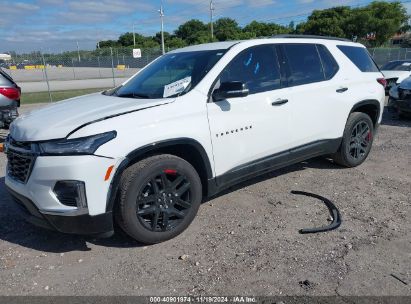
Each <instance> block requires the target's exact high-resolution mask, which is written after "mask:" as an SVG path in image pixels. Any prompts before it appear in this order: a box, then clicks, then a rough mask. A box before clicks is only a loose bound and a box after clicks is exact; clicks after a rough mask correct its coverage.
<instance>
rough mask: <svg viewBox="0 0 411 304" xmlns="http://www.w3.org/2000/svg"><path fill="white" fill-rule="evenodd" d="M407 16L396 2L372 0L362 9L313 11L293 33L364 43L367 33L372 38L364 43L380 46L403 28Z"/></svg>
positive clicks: (401, 6) (402, 6)
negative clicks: (372, 35)
mask: <svg viewBox="0 0 411 304" xmlns="http://www.w3.org/2000/svg"><path fill="white" fill-rule="evenodd" d="M408 18H409V16H408V15H407V11H406V9H405V7H404V5H403V4H401V3H400V2H385V1H374V2H372V3H370V4H369V5H367V6H365V7H362V8H353V9H352V8H350V7H348V6H339V7H333V8H329V9H325V10H315V11H313V12H312V14H311V15H310V16H309V17H308V20H307V21H306V22H303V23H300V24H299V25H297V28H296V32H297V33H300V34H312V35H323V36H335V37H342V38H348V39H352V38H353V37H354V36H356V37H358V38H359V39H360V40H365V38H366V36H367V34H369V33H373V34H375V39H373V40H369V41H366V42H367V43H368V44H369V45H371V46H381V45H383V44H384V43H386V42H388V40H389V39H390V38H391V37H392V36H393V35H394V34H395V33H397V32H399V31H401V30H404V29H406V28H407V26H406V25H407V21H408Z"/></svg>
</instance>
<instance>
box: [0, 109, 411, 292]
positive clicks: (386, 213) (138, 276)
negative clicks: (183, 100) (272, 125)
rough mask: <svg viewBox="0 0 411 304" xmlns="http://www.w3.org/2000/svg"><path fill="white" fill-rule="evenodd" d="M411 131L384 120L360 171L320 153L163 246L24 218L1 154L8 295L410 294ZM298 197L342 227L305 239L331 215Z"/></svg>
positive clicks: (262, 181)
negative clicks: (335, 212) (62, 230)
mask: <svg viewBox="0 0 411 304" xmlns="http://www.w3.org/2000/svg"><path fill="white" fill-rule="evenodd" d="M29 109H31V107H30V108H29V107H26V108H25V109H23V111H27V110H29ZM410 131H411V121H409V120H408V121H407V120H398V119H397V117H395V116H393V115H392V114H388V113H386V114H385V115H384V121H383V124H382V126H381V127H380V130H379V134H378V136H377V138H376V140H375V142H374V147H373V150H372V152H371V154H370V157H369V159H368V160H367V161H366V162H365V163H364V164H363V165H361V166H360V167H358V168H354V169H345V168H341V167H338V166H336V165H334V164H333V163H332V162H331V161H329V160H326V159H323V158H318V159H313V160H310V161H307V162H303V163H300V164H297V165H294V166H291V167H289V168H286V169H283V170H279V171H276V172H273V173H271V174H268V175H265V176H263V177H261V178H257V179H254V180H252V181H250V182H248V183H246V184H242V185H241V186H238V187H235V188H233V189H230V191H228V192H226V193H224V194H222V195H221V196H219V197H217V198H215V199H213V200H211V201H208V202H206V203H204V204H203V206H202V207H201V208H200V211H199V214H198V216H197V218H196V219H195V220H194V222H193V223H192V225H191V226H190V227H189V229H188V230H187V231H186V232H185V233H183V234H182V235H180V236H179V237H177V238H175V239H173V240H171V241H168V242H165V243H162V244H158V245H154V246H141V245H139V244H136V243H134V242H133V241H132V240H130V239H128V238H127V237H125V236H121V235H118V236H114V237H112V238H110V239H90V238H84V237H79V236H68V235H62V234H59V233H54V232H48V231H46V230H42V229H40V228H35V227H33V226H31V225H30V224H27V223H25V222H23V221H22V219H21V218H20V217H19V215H18V211H17V208H16V207H15V206H14V205H13V204H12V202H11V200H10V198H9V196H8V194H7V193H6V190H5V186H4V171H5V156H4V154H2V155H1V156H0V172H1V173H0V210H1V212H0V281H1V284H0V295H180V296H182V295H184V296H185V295H200V294H201V295H238V294H241V295H258V296H263V295H276V296H278V295H342V296H346V295H368V296H371V295H372V296H380V295H391V296H393V295H403V296H411V289H410V286H411V204H410V198H411V195H410V192H411V170H410V169H411V166H410V164H411V132H410ZM2 136H3V137H4V136H5V133H4V132H3V133H2ZM291 190H305V191H309V192H313V193H317V194H320V195H323V196H325V197H327V198H329V199H330V200H332V201H333V202H334V203H335V204H336V205H337V206H338V208H339V210H340V212H341V214H342V218H343V223H342V225H341V227H340V228H339V229H337V230H335V231H331V232H326V233H319V234H311V235H301V234H299V233H298V229H300V228H305V227H314V226H321V225H325V224H327V223H329V222H327V220H329V215H328V211H327V209H326V207H325V206H324V205H323V204H322V203H321V202H319V201H317V200H315V199H311V198H307V197H303V196H296V195H293V194H290V191H291ZM183 255H185V259H181V256H183ZM393 275H394V276H396V277H397V278H399V279H400V280H399V279H397V278H395V277H394V276H393ZM401 281H403V282H401Z"/></svg>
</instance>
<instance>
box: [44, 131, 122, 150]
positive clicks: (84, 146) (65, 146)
mask: <svg viewBox="0 0 411 304" xmlns="http://www.w3.org/2000/svg"><path fill="white" fill-rule="evenodd" d="M116 136H117V132H116V131H111V132H107V133H102V134H97V135H93V136H87V137H81V138H75V139H61V140H53V141H47V142H42V143H39V144H38V148H39V152H40V155H90V154H93V153H94V152H96V150H97V149H98V148H99V147H100V146H102V145H104V144H105V143H106V142H109V141H110V140H112V139H113V138H115V137H116Z"/></svg>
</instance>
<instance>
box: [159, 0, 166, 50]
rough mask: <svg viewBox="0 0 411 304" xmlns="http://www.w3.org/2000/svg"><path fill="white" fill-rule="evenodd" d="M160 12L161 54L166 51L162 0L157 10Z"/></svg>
mask: <svg viewBox="0 0 411 304" xmlns="http://www.w3.org/2000/svg"><path fill="white" fill-rule="evenodd" d="M158 12H159V13H160V19H161V51H162V52H163V55H164V54H165V53H166V51H165V48H164V10H163V1H161V6H160V10H159V11H158Z"/></svg>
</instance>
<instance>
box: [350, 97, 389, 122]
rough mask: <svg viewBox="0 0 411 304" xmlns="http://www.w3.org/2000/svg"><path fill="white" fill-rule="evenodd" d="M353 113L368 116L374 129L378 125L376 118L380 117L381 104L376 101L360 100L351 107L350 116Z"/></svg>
mask: <svg viewBox="0 0 411 304" xmlns="http://www.w3.org/2000/svg"><path fill="white" fill-rule="evenodd" d="M353 112H361V113H365V114H367V115H368V116H370V118H371V120H372V122H373V124H374V127H376V126H377V125H378V118H379V117H380V113H381V104H380V102H379V101H378V100H376V99H367V100H362V101H360V102H358V103H356V104H355V105H354V106H353V107H352V109H351V111H350V115H351V113H353ZM347 119H348V118H347Z"/></svg>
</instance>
